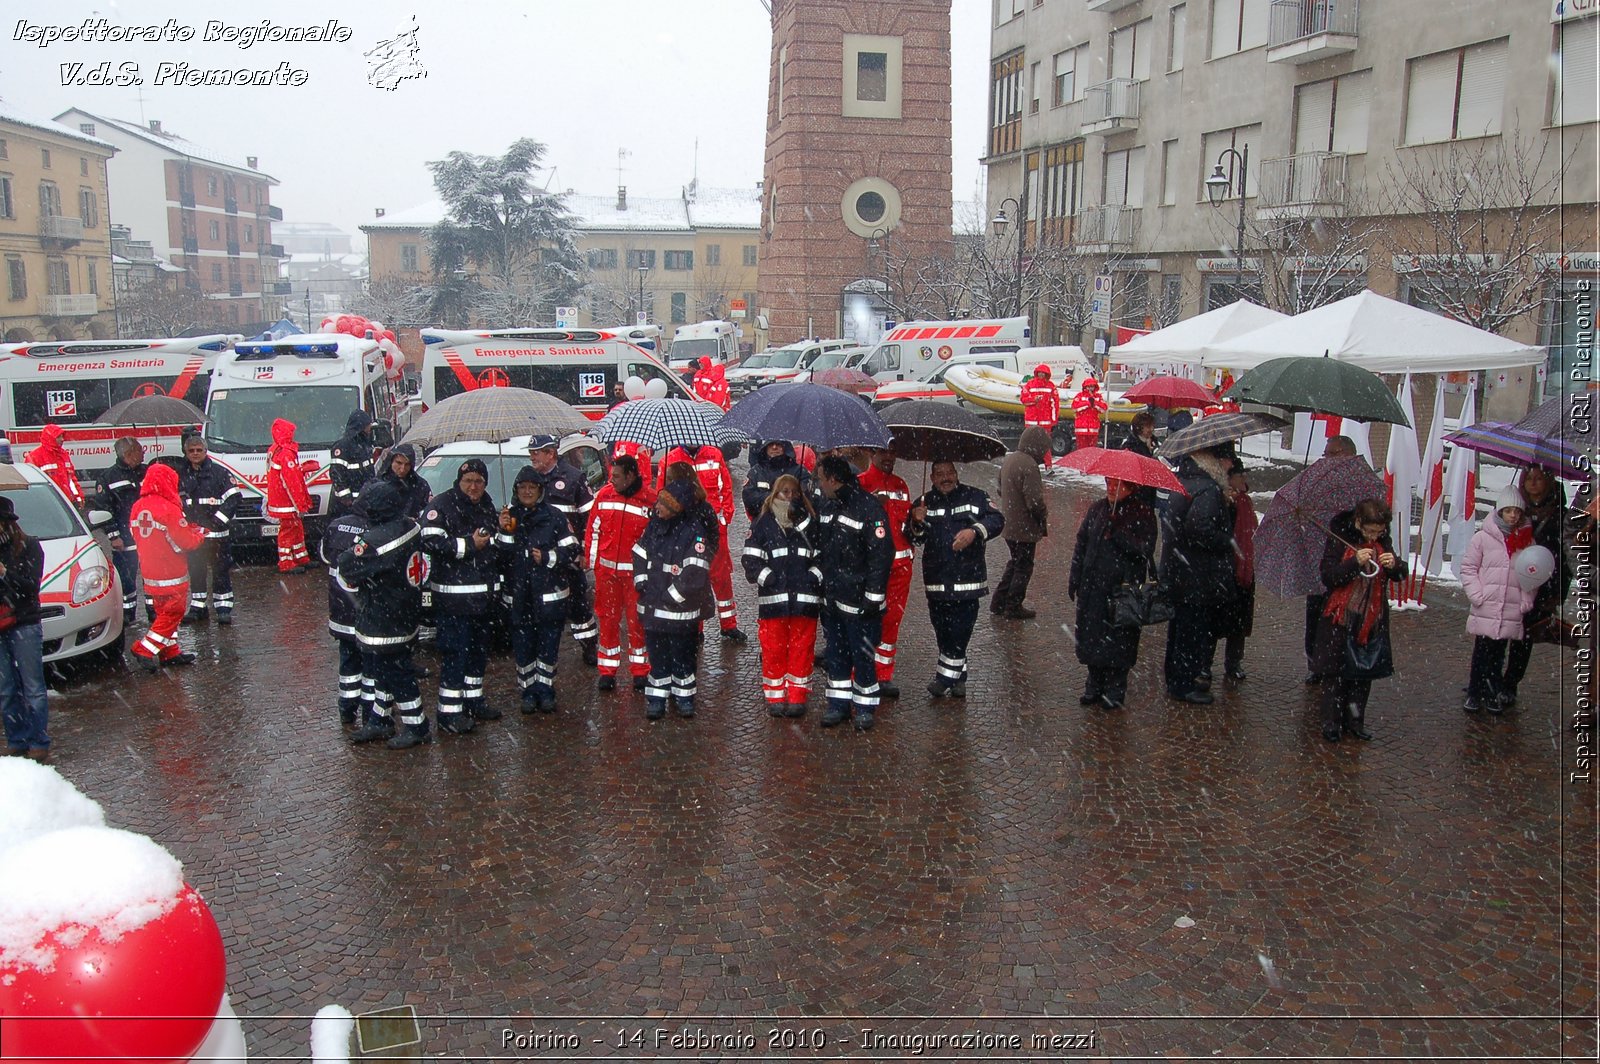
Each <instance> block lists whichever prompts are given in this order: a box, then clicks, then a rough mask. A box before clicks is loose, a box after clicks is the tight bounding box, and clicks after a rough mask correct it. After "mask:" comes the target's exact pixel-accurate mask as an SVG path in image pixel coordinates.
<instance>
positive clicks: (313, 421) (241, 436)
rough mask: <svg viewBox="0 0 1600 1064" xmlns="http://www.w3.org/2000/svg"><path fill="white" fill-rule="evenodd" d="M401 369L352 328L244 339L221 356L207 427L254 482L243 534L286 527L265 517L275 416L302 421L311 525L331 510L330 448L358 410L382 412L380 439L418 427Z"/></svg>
mask: <svg viewBox="0 0 1600 1064" xmlns="http://www.w3.org/2000/svg"><path fill="white" fill-rule="evenodd" d="M399 370H400V367H399V366H398V365H394V364H391V362H390V360H389V359H388V358H387V357H386V356H385V353H384V351H383V350H382V349H381V348H380V347H379V345H378V342H377V341H376V340H371V339H360V338H357V337H354V336H346V335H344V334H342V333H313V334H308V335H302V336H285V337H283V338H282V339H279V340H248V341H241V342H239V343H236V344H235V345H234V348H233V350H232V351H230V352H228V353H227V354H225V355H223V356H222V357H221V358H220V359H218V360H217V364H216V368H215V369H214V370H213V371H212V373H211V392H210V395H209V397H208V398H207V401H206V416H207V422H206V433H205V435H206V444H207V445H208V446H209V447H210V448H211V457H212V458H214V459H216V460H217V461H218V462H219V463H221V464H222V466H223V467H224V468H226V469H227V470H228V471H229V472H230V473H232V474H233V475H234V476H235V477H236V478H238V480H239V482H240V484H241V485H242V486H243V487H244V489H245V500H244V503H243V504H242V505H241V506H240V507H239V510H238V511H237V513H236V514H235V517H234V521H233V534H234V536H235V537H254V538H260V537H264V536H276V535H277V532H278V529H277V525H276V524H274V523H269V522H266V521H265V520H264V519H263V518H262V508H263V503H264V500H265V498H266V490H267V452H268V450H270V449H271V447H272V423H273V421H275V420H276V419H278V418H280V417H281V418H284V419H285V420H288V421H292V422H293V423H294V426H295V439H296V440H297V441H298V442H299V444H300V464H301V466H302V467H304V468H305V470H306V482H307V486H308V487H309V488H310V490H311V497H312V501H313V502H314V503H315V509H314V510H313V512H312V514H311V515H310V516H309V517H308V518H307V523H308V525H317V524H318V521H317V518H320V517H323V516H326V515H327V512H328V497H329V495H330V494H331V492H332V485H331V482H330V480H329V475H328V457H329V452H330V451H331V450H332V448H333V445H334V444H335V443H337V442H338V440H339V437H341V436H343V435H344V427H345V422H346V420H348V419H349V417H350V413H351V411H353V410H357V409H361V410H365V411H367V412H368V413H369V414H371V415H372V418H373V422H374V427H373V434H372V442H373V446H374V447H378V448H384V447H389V446H392V445H393V444H394V441H395V440H396V439H398V438H399V437H400V436H401V435H403V434H404V432H405V430H406V429H407V428H408V427H410V417H411V411H410V408H409V407H408V406H407V402H406V398H407V397H406V395H405V392H404V389H403V388H402V386H401V379H400V375H399Z"/></svg>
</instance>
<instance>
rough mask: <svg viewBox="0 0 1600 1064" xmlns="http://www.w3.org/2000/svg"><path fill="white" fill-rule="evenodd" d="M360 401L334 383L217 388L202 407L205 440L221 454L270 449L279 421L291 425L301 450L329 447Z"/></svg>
mask: <svg viewBox="0 0 1600 1064" xmlns="http://www.w3.org/2000/svg"><path fill="white" fill-rule="evenodd" d="M360 400H361V395H360V393H359V392H358V391H357V390H356V389H354V388H341V387H336V386H333V385H302V386H299V387H285V388H222V389H219V390H216V391H213V392H212V393H211V399H210V401H209V402H207V404H206V416H207V417H208V418H210V423H209V424H208V425H207V426H206V441H207V442H208V443H209V444H210V445H211V449H212V450H214V451H220V452H222V453H224V454H229V453H234V454H237V453H241V452H250V451H265V450H267V449H269V448H270V447H271V446H272V422H273V421H274V420H276V419H277V418H280V417H281V418H285V419H286V420H289V421H292V422H294V426H295V440H296V442H298V443H299V444H300V446H301V447H303V448H321V447H332V446H333V444H334V443H335V442H336V441H337V440H338V439H339V437H340V436H343V435H344V425H345V421H346V420H348V419H349V417H350V411H352V410H354V409H356V408H357V407H358V406H360V405H361V402H360Z"/></svg>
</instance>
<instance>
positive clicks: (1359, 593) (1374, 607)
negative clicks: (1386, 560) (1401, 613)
mask: <svg viewBox="0 0 1600 1064" xmlns="http://www.w3.org/2000/svg"><path fill="white" fill-rule="evenodd" d="M1361 546H1362V547H1365V548H1367V549H1369V550H1371V551H1372V553H1373V555H1374V556H1376V555H1379V554H1382V553H1383V551H1384V548H1383V544H1381V543H1379V542H1377V541H1376V540H1369V541H1368V542H1366V543H1363V544H1361ZM1355 556H1356V548H1355V547H1346V548H1345V551H1344V560H1345V561H1349V560H1350V559H1352V558H1354V557H1355ZM1385 576H1386V574H1385V573H1384V571H1383V570H1382V569H1379V570H1378V575H1377V576H1358V577H1356V578H1355V579H1354V580H1352V581H1350V582H1349V583H1348V584H1344V585H1342V586H1340V587H1336V588H1334V589H1333V590H1332V591H1330V592H1328V602H1327V604H1326V605H1325V606H1324V607H1323V608H1322V615H1323V616H1324V617H1327V618H1328V619H1329V620H1331V621H1333V623H1334V624H1343V625H1348V626H1349V627H1352V628H1354V629H1355V631H1354V633H1353V634H1354V635H1355V638H1356V645H1357V646H1365V645H1366V644H1367V640H1368V639H1370V638H1372V631H1373V629H1374V628H1376V627H1377V626H1378V618H1379V617H1381V616H1383V587H1384V583H1385V579H1384V578H1385ZM1358 620H1359V621H1360V622H1361V623H1360V624H1359V626H1358V625H1357V624H1356V621H1358Z"/></svg>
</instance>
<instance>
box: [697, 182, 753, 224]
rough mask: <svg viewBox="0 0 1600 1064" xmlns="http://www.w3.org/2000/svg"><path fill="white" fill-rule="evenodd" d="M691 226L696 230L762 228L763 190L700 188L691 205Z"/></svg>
mask: <svg viewBox="0 0 1600 1064" xmlns="http://www.w3.org/2000/svg"><path fill="white" fill-rule="evenodd" d="M689 223H690V224H691V225H692V226H694V228H696V229H759V228H761V190H760V189H758V188H702V189H699V190H697V191H696V192H695V195H694V199H692V200H691V201H690V202H689Z"/></svg>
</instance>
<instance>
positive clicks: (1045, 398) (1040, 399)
mask: <svg viewBox="0 0 1600 1064" xmlns="http://www.w3.org/2000/svg"><path fill="white" fill-rule="evenodd" d="M1059 420H1061V393H1060V392H1059V391H1057V390H1056V383H1055V381H1053V380H1051V379H1050V367H1049V366H1046V365H1044V364H1043V363H1040V364H1039V365H1037V366H1035V367H1033V376H1032V377H1029V378H1028V379H1027V380H1025V381H1023V382H1022V427H1023V428H1031V427H1033V426H1035V425H1037V426H1038V427H1039V428H1042V429H1044V430H1045V431H1046V432H1050V431H1052V430H1054V429H1055V427H1056V422H1057V421H1059Z"/></svg>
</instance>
